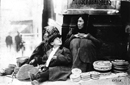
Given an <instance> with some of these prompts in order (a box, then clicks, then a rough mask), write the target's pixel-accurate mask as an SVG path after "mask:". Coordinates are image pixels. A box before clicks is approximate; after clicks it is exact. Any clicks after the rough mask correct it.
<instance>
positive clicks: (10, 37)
mask: <svg viewBox="0 0 130 85" xmlns="http://www.w3.org/2000/svg"><path fill="white" fill-rule="evenodd" d="M5 42H6V46H7V48H10V50H11V47H12V45H13V40H12V36H11V35H10V33H9V34H8V36H6V39H5Z"/></svg>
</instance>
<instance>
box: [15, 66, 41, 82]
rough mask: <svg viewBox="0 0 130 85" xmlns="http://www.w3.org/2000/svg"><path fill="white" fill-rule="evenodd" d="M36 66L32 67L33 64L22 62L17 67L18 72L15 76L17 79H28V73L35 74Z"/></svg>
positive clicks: (36, 71)
mask: <svg viewBox="0 0 130 85" xmlns="http://www.w3.org/2000/svg"><path fill="white" fill-rule="evenodd" d="M38 71H39V70H38V68H36V67H34V66H33V65H29V64H24V65H22V66H21V67H20V68H19V71H18V73H17V74H16V78H17V79H18V80H28V79H30V77H29V73H31V74H34V75H35V74H37V73H38Z"/></svg>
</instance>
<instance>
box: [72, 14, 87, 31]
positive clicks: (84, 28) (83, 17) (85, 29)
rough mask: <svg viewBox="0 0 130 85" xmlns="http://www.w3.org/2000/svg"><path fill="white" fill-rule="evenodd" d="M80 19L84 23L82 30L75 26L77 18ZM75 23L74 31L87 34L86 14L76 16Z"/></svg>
mask: <svg viewBox="0 0 130 85" xmlns="http://www.w3.org/2000/svg"><path fill="white" fill-rule="evenodd" d="M80 17H81V18H82V19H83V21H84V26H83V28H82V29H79V28H78V26H77V23H78V19H79V18H80ZM77 23H76V28H74V31H75V32H76V33H77V32H83V33H87V27H88V14H82V15H80V16H78V18H77Z"/></svg>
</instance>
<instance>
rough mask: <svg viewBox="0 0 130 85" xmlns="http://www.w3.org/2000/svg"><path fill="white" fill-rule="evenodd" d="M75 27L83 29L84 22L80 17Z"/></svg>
mask: <svg viewBox="0 0 130 85" xmlns="http://www.w3.org/2000/svg"><path fill="white" fill-rule="evenodd" d="M77 25H78V28H79V29H82V28H83V26H84V20H83V19H82V17H79V19H78V22H77Z"/></svg>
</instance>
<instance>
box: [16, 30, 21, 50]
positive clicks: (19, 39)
mask: <svg viewBox="0 0 130 85" xmlns="http://www.w3.org/2000/svg"><path fill="white" fill-rule="evenodd" d="M21 42H22V38H21V36H20V33H19V32H17V35H16V36H15V44H16V52H18V51H19V50H20V44H21Z"/></svg>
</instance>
